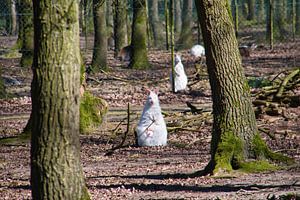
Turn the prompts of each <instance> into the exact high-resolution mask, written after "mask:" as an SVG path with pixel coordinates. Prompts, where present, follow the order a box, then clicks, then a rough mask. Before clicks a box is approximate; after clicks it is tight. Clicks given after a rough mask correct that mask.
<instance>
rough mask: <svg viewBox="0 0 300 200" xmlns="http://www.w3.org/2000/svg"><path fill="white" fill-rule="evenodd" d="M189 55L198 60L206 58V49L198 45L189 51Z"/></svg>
mask: <svg viewBox="0 0 300 200" xmlns="http://www.w3.org/2000/svg"><path fill="white" fill-rule="evenodd" d="M189 53H190V54H191V55H192V56H195V57H196V58H197V57H201V56H205V49H204V47H203V46H202V45H200V44H196V45H194V46H193V47H192V48H191V49H190V50H189Z"/></svg>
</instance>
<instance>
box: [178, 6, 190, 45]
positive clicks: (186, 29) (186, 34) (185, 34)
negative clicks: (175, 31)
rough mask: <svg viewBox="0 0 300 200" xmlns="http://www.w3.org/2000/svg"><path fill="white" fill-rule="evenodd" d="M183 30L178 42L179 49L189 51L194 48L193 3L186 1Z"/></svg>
mask: <svg viewBox="0 0 300 200" xmlns="http://www.w3.org/2000/svg"><path fill="white" fill-rule="evenodd" d="M182 13H183V15H182V28H181V34H180V37H179V40H178V42H177V43H178V47H179V49H187V48H191V47H192V46H193V33H192V27H193V16H192V14H193V1H192V0H184V1H183V9H182Z"/></svg>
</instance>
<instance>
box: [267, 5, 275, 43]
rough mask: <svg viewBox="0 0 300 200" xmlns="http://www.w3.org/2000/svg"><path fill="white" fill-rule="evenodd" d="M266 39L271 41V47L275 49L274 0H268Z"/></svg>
mask: <svg viewBox="0 0 300 200" xmlns="http://www.w3.org/2000/svg"><path fill="white" fill-rule="evenodd" d="M266 10H267V15H266V40H267V42H269V45H270V49H273V42H274V22H273V19H274V5H273V0H267V1H266Z"/></svg>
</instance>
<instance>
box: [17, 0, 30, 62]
mask: <svg viewBox="0 0 300 200" xmlns="http://www.w3.org/2000/svg"><path fill="white" fill-rule="evenodd" d="M32 10H33V8H32V1H31V0H24V1H22V2H21V5H20V15H19V17H20V18H19V23H21V24H22V25H21V26H20V27H21V28H22V30H21V31H20V32H19V33H21V34H22V35H21V40H22V42H21V45H22V46H21V53H22V57H21V61H20V62H21V63H20V65H21V67H31V65H32V61H33V14H32Z"/></svg>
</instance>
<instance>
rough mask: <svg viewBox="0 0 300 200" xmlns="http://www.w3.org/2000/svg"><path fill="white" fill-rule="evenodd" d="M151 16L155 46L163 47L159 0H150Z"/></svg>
mask: <svg viewBox="0 0 300 200" xmlns="http://www.w3.org/2000/svg"><path fill="white" fill-rule="evenodd" d="M149 17H150V24H151V28H152V30H153V37H154V46H155V47H161V46H162V40H163V32H162V31H163V28H162V24H161V23H160V20H159V16H158V0H150V9H149Z"/></svg>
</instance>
